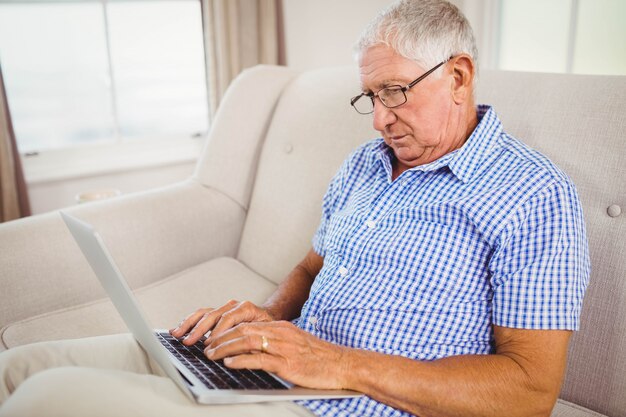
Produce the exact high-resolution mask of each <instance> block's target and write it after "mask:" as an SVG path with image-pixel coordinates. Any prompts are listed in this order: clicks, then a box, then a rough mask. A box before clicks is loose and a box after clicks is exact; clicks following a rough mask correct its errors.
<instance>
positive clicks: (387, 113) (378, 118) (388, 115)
mask: <svg viewBox="0 0 626 417" xmlns="http://www.w3.org/2000/svg"><path fill="white" fill-rule="evenodd" d="M396 119H397V118H396V114H395V113H394V112H393V111H392V110H391V109H390V108H388V107H385V105H384V104H383V103H381V102H380V99H379V98H378V97H376V98H375V99H374V129H376V130H378V131H379V132H382V131H384V130H385V128H386V127H387V126H389V125H390V124H392V123H394V122H395V121H396Z"/></svg>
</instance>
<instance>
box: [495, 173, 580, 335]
mask: <svg viewBox="0 0 626 417" xmlns="http://www.w3.org/2000/svg"><path fill="white" fill-rule="evenodd" d="M502 233H503V234H502V239H501V240H500V244H499V245H497V247H496V248H495V250H494V253H493V255H492V258H491V260H490V262H489V270H490V274H491V284H492V287H493V291H494V293H493V313H492V314H493V323H494V324H495V325H498V326H503V327H512V328H524V329H567V330H578V328H579V321H580V313H581V309H582V302H583V296H584V293H585V289H586V287H587V284H588V282H589V272H590V263H589V249H588V243H587V238H586V234H585V226H584V220H583V214H582V208H581V205H580V201H579V199H578V195H577V193H576V190H575V188H574V186H573V185H572V184H570V183H558V182H555V183H552V184H551V185H549V186H548V187H546V188H544V189H543V190H541V191H539V192H538V193H536V194H535V195H533V196H532V197H531V198H530V199H529V200H528V201H526V202H525V203H524V204H523V205H522V206H521V207H520V208H519V210H517V212H516V213H514V215H513V216H512V217H511V221H510V223H509V224H507V225H506V227H505V228H504V231H503V232H502Z"/></svg>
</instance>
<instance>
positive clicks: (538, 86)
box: [199, 67, 626, 416]
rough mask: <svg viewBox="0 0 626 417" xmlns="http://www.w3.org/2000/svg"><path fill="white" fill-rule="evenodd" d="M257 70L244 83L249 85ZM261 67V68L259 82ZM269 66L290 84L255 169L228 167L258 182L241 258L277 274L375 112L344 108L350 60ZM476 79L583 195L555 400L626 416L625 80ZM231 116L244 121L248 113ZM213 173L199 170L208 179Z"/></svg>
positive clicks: (306, 235)
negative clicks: (575, 308)
mask: <svg viewBox="0 0 626 417" xmlns="http://www.w3.org/2000/svg"><path fill="white" fill-rule="evenodd" d="M255 71H256V70H253V71H250V72H248V73H247V74H245V75H244V76H243V77H244V78H245V79H244V81H245V82H242V81H241V80H240V81H238V82H239V84H246V83H247V84H246V85H248V84H251V83H253V81H250V80H254V77H255V74H256V72H255ZM268 71H269V72H271V71H272V70H271V69H270V68H263V69H262V71H261V72H262V73H263V74H264V75H263V74H262V75H263V76H262V77H260V78H261V79H262V80H263V79H266V78H267V77H268V76H267V72H268ZM274 71H276V74H278V73H279V72H281V71H282V76H283V77H284V80H285V82H284V83H279V82H276V85H281V86H282V87H281V88H283V87H284V89H283V90H282V93H281V94H280V96H279V97H277V99H278V104H277V105H276V108H275V110H274V111H273V113H271V114H270V120H269V122H268V123H267V124H268V129H267V134H266V135H265V136H264V137H263V138H261V139H259V140H260V141H259V142H257V144H256V145H254V146H256V147H257V148H258V149H259V150H260V151H258V152H257V153H256V155H258V158H259V159H258V168H257V165H256V162H255V163H253V164H252V166H253V167H254V169H256V171H254V172H250V173H247V174H245V173H244V174H239V173H235V172H234V171H233V169H232V167H224V169H225V170H226V172H227V173H229V175H235V174H237V175H242V176H244V177H245V176H246V175H247V177H246V178H249V179H254V183H253V184H249V185H248V189H247V190H248V191H247V192H248V194H246V193H242V195H244V197H242V199H243V201H245V203H242V204H247V202H248V201H249V207H248V215H247V219H246V224H245V226H244V231H243V234H242V238H241V244H240V249H239V254H238V258H239V259H240V260H241V261H242V262H243V263H245V264H246V265H248V266H249V267H250V268H252V269H253V270H255V271H256V272H258V273H260V274H261V275H263V276H265V277H267V278H268V279H271V280H273V281H274V282H280V280H281V279H282V278H283V277H284V276H285V275H286V274H287V272H289V271H290V270H291V268H292V267H293V266H294V265H295V264H296V263H297V262H298V261H299V260H300V259H301V258H302V257H303V256H304V255H305V253H306V252H307V250H308V249H309V248H310V247H311V237H312V235H313V233H314V231H315V229H316V227H317V225H318V222H319V216H320V213H321V208H320V206H321V199H322V196H323V194H324V192H325V190H326V186H327V184H328V182H329V180H330V178H331V177H332V175H333V174H334V173H335V172H336V170H337V169H338V168H339V166H340V164H341V162H342V161H343V160H344V159H345V157H346V156H347V155H348V154H349V153H350V151H351V150H353V149H354V148H355V147H356V146H358V145H359V144H361V143H363V142H364V141H366V140H368V139H370V138H373V137H376V136H377V133H376V132H375V131H373V129H372V126H371V117H369V116H360V115H358V114H356V112H354V111H353V110H352V109H351V108H350V105H349V98H350V97H351V96H353V95H355V94H356V93H357V92H358V91H359V83H358V70H357V69H356V68H354V67H344V68H331V69H323V70H315V71H309V72H304V73H302V74H299V75H295V74H294V73H293V72H288V71H285V70H284V69H275V70H274ZM279 76H280V74H279V75H277V77H279ZM263 77H265V78H263ZM248 78H250V80H248ZM269 78H270V79H273V78H272V77H269ZM246 80H247V81H246ZM478 86H479V87H478V100H477V101H478V102H479V103H486V104H492V105H493V106H494V108H495V110H496V112H497V113H498V114H499V116H500V117H501V119H502V121H503V124H504V128H505V130H506V131H507V132H509V133H511V134H512V135H514V136H516V137H517V138H519V139H520V140H522V141H524V142H526V143H528V144H529V145H531V146H532V147H534V148H536V149H538V150H540V151H542V152H543V153H545V154H546V155H547V156H548V157H550V158H551V159H552V160H553V161H554V162H556V163H557V165H559V166H560V167H561V168H562V169H563V170H564V171H565V172H566V173H568V174H569V175H570V176H571V177H572V179H573V180H574V183H575V184H576V185H577V188H578V191H579V194H580V197H581V200H582V204H583V210H584V212H585V218H586V224H587V235H588V239H589V244H590V252H591V262H592V276H591V283H590V286H589V289H588V292H587V295H586V298H585V302H584V311H583V315H582V323H581V330H580V332H577V333H576V334H575V335H574V337H573V339H572V344H571V348H570V355H569V359H568V371H567V375H566V380H565V383H564V387H563V392H562V398H564V399H566V400H569V401H572V402H575V403H577V404H580V405H583V406H585V407H587V408H590V409H592V410H595V411H598V412H601V413H603V414H607V415H611V416H626V395H625V394H626V324H625V321H626V256H625V255H626V164H625V161H626V112H625V111H624V110H623V108H622V106H623V105H624V104H625V103H626V77H600V76H575V75H554V74H538V73H534V74H533V73H514V72H501V71H483V72H482V73H481V75H480V80H479V83H478ZM235 87H237V86H235ZM234 89H235V90H236V89H237V88H234ZM235 93H236V92H234V93H233V94H235ZM247 93H248V97H249V98H248V99H249V100H256V97H255V95H254V94H253V95H252V97H250V91H247ZM237 94H239V93H237ZM242 97H243V95H242ZM244 106H248V104H245V105H244ZM264 111H265V110H264ZM266 113H267V112H266ZM238 117H240V118H241V119H242V120H241V121H240V123H241V125H245V124H246V123H247V121H246V119H245V117H246V115H245V113H240V115H239V116H238ZM253 122H254V123H257V124H258V121H257V118H256V117H255V118H254V119H253ZM229 140H235V141H236V140H237V138H229ZM228 146H230V145H228ZM228 146H225V147H224V148H225V149H226V148H227V147H228ZM238 146H239V145H237V144H235V145H233V149H238ZM247 146H248V147H254V146H253V145H247ZM224 155H227V154H224ZM214 157H215V158H216V159H217V158H219V157H220V155H215V156H214ZM229 160H230V161H232V159H229ZM246 163H247V160H246ZM238 168H240V169H242V170H244V169H246V168H245V167H238ZM246 172H247V171H246ZM254 173H256V175H254ZM205 174H206V173H205ZM211 175H213V176H214V177H215V176H217V175H222V176H224V175H225V174H224V173H223V172H222V173H220V172H219V171H215V172H213V173H212V174H211ZM208 177H210V176H208ZM208 177H207V176H205V178H204V179H203V177H202V176H200V177H199V178H200V179H201V180H203V181H204V180H206V181H208V182H211V181H213V183H215V181H214V179H211V178H208ZM207 178H208V179H207ZM229 180H230V181H232V179H229ZM238 181H239V182H244V183H245V182H246V181H250V180H246V181H244V180H238ZM609 207H611V208H610V209H609ZM620 209H621V211H622V213H621V214H619V215H618V212H619V211H620Z"/></svg>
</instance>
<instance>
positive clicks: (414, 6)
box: [355, 0, 478, 69]
mask: <svg viewBox="0 0 626 417" xmlns="http://www.w3.org/2000/svg"><path fill="white" fill-rule="evenodd" d="M376 45H386V46H389V47H390V48H392V49H393V50H394V51H396V52H397V53H398V54H400V55H401V56H403V57H404V58H407V59H410V60H412V61H415V62H417V63H418V64H419V65H420V66H422V67H424V68H425V69H428V68H431V67H434V66H435V65H437V64H438V63H440V62H442V61H446V60H447V59H448V58H450V57H452V56H455V55H459V54H462V53H465V54H468V55H469V56H471V57H472V59H473V61H474V64H475V67H476V68H477V67H478V62H477V61H478V50H477V49H476V41H475V40H474V33H473V32H472V27H471V26H470V24H469V22H468V21H467V19H466V18H465V16H464V15H463V13H461V11H459V9H458V8H457V7H456V6H454V5H453V4H451V3H449V2H447V1H444V0H399V1H397V2H395V3H393V4H392V5H391V6H389V8H387V9H386V10H384V11H382V12H381V13H380V14H379V15H378V16H377V17H376V18H374V20H372V22H370V24H369V25H368V26H367V27H366V28H365V30H364V31H363V33H361V37H360V38H359V41H358V42H357V44H356V45H355V57H356V59H357V60H360V59H361V57H362V55H363V53H364V52H365V51H366V50H367V49H368V48H371V47H373V46H376Z"/></svg>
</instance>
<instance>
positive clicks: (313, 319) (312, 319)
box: [309, 316, 317, 327]
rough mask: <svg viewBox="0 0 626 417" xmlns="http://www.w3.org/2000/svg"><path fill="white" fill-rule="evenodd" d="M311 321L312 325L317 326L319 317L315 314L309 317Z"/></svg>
mask: <svg viewBox="0 0 626 417" xmlns="http://www.w3.org/2000/svg"><path fill="white" fill-rule="evenodd" d="M309 323H311V326H313V327H316V326H317V317H315V316H313V317H309Z"/></svg>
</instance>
